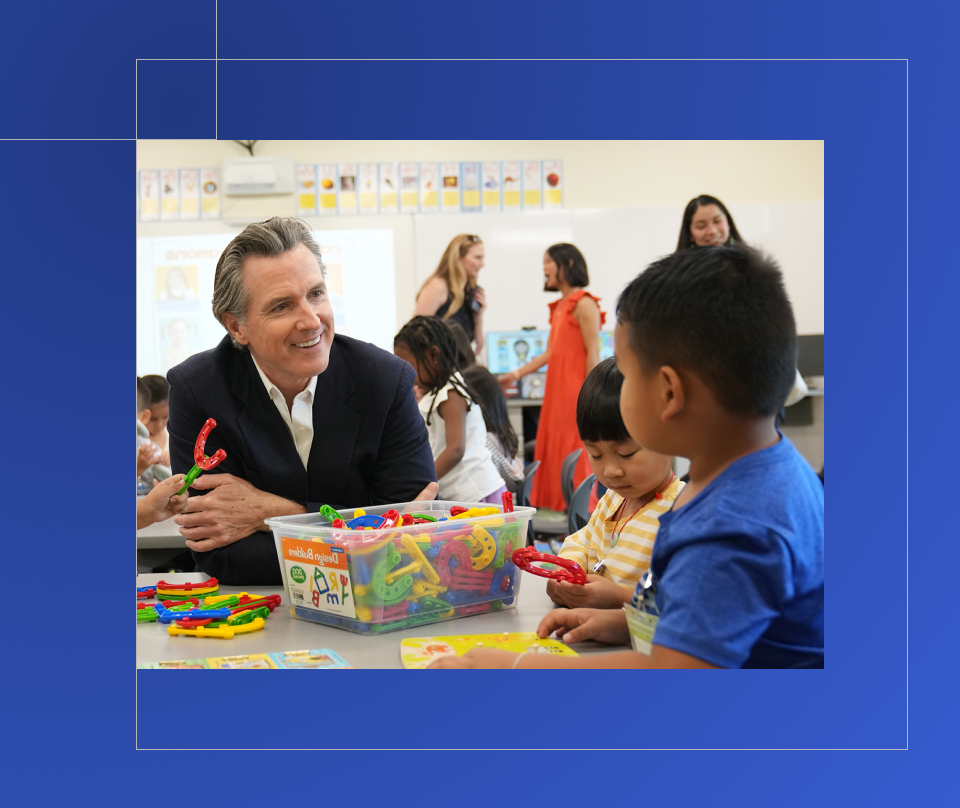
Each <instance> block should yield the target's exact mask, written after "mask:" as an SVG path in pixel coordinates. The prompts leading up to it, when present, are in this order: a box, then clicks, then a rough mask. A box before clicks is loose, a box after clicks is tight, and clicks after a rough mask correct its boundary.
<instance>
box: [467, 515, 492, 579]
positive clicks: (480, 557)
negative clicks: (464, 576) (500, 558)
mask: <svg viewBox="0 0 960 808" xmlns="http://www.w3.org/2000/svg"><path fill="white" fill-rule="evenodd" d="M471 539H472V541H471V542H470V547H471V549H477V545H479V552H478V553H477V554H476V555H474V554H473V553H472V552H471V554H470V564H471V565H472V566H473V568H474V569H475V570H482V569H484V568H485V567H488V566H490V562H491V561H493V557H494V556H495V555H496V554H497V542H496V541H495V540H494V538H493V536H491V535H490V534H489V533H487V531H486V530H484V529H483V528H482V527H480V525H475V526H474V528H473V536H471Z"/></svg>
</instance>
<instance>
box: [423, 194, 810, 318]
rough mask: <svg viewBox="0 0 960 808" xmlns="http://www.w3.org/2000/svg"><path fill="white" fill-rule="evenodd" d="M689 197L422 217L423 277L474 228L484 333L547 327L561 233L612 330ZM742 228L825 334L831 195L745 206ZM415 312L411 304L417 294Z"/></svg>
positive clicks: (797, 308)
mask: <svg viewBox="0 0 960 808" xmlns="http://www.w3.org/2000/svg"><path fill="white" fill-rule="evenodd" d="M684 206H685V205H676V206H663V207H645V208H595V209H578V210H565V211H556V212H553V211H549V212H548V211H544V212H522V213H494V214H466V215H460V216H448V217H444V216H429V215H417V216H415V217H414V235H415V242H416V285H417V288H419V286H420V284H422V283H423V282H424V281H425V280H426V279H427V278H428V277H429V276H430V275H431V274H432V273H433V271H434V269H436V265H437V262H438V261H439V260H440V256H441V255H442V254H443V251H444V249H445V248H446V246H447V244H448V243H449V242H450V240H451V239H452V238H453V237H454V236H455V235H457V234H458V233H474V234H476V235H478V236H480V238H481V239H482V240H483V242H484V253H485V256H486V260H485V266H484V269H483V270H482V271H481V273H480V284H481V285H482V286H483V287H484V289H485V290H486V292H487V306H488V308H487V312H486V314H485V315H484V330H485V331H514V330H516V329H518V328H520V327H523V326H534V327H536V328H538V329H546V328H548V327H549V322H548V311H547V304H548V303H549V302H550V301H552V300H555V299H556V297H557V295H556V293H555V292H554V293H550V292H544V291H543V253H544V251H545V250H546V248H547V247H549V246H550V245H551V244H554V243H556V242H559V241H567V242H570V243H572V244H576V245H577V247H579V248H580V250H581V252H582V253H583V254H584V257H585V258H586V259H587V267H588V270H589V273H590V291H591V292H592V293H593V294H595V295H597V296H598V297H599V298H601V304H600V305H601V308H602V309H603V310H604V311H606V312H607V325H606V326H605V327H604V330H607V329H612V328H613V324H614V311H615V309H616V301H617V297H618V296H619V294H620V292H621V291H622V290H623V288H624V287H625V286H626V285H627V283H629V282H630V281H631V280H632V279H633V278H634V277H636V276H637V274H639V273H640V272H641V271H642V270H643V269H644V268H645V267H646V266H647V265H648V264H650V263H651V262H652V261H654V260H656V259H657V258H659V257H661V256H663V255H667V254H669V253H672V252H673V251H674V250H675V249H676V246H677V237H678V236H679V232H680V221H681V219H682V217H683V208H684ZM731 213H732V214H733V216H734V219H735V221H736V223H737V229H738V230H739V231H740V234H741V235H742V236H743V237H744V238H745V239H746V240H747V241H748V243H750V244H751V245H752V246H756V247H761V248H763V249H764V250H766V251H768V252H769V254H770V255H771V256H772V257H773V258H775V259H776V260H777V261H778V263H779V264H780V268H781V270H782V271H783V275H784V283H785V286H786V289H787V293H788V295H789V296H790V300H791V302H792V304H793V309H794V317H795V319H796V321H797V332H798V333H800V334H822V333H823V320H824V316H823V202H820V201H817V202H787V203H776V202H773V203H767V204H752V205H750V204H748V205H737V206H736V209H735V210H732V211H731ZM409 310H410V312H411V313H412V311H413V301H412V300H411V301H410V306H409Z"/></svg>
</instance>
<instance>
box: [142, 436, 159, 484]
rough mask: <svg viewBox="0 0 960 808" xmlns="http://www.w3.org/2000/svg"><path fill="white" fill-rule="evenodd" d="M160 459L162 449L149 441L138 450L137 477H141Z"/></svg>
mask: <svg viewBox="0 0 960 808" xmlns="http://www.w3.org/2000/svg"><path fill="white" fill-rule="evenodd" d="M159 459H160V447H159V446H157V444H155V443H153V442H152V441H148V442H147V443H145V444H143V446H141V447H140V448H139V449H137V476H138V477H139V476H140V475H141V474H143V472H145V471H146V470H147V469H148V468H150V466H152V465H153V464H154V463H156V462H157V461H158V460H159Z"/></svg>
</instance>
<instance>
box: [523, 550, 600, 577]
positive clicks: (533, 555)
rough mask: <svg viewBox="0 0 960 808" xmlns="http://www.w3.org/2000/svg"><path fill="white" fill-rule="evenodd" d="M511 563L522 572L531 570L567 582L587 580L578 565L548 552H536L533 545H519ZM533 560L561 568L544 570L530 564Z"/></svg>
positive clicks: (542, 575)
mask: <svg viewBox="0 0 960 808" xmlns="http://www.w3.org/2000/svg"><path fill="white" fill-rule="evenodd" d="M512 560H513V563H514V564H516V565H517V566H518V567H519V568H520V569H522V570H523V571H524V572H531V573H533V574H534V575H539V576H540V577H541V578H553V579H554V580H555V581H566V582H567V583H568V584H580V585H583V584H585V583H586V582H587V576H586V575H585V574H584V572H583V570H582V569H580V565H579V564H576V563H574V562H573V561H568V560H567V559H565V558H560V556H555V555H550V554H549V553H538V552H537V551H536V549H534V548H533V547H521V548H520V549H519V550H516V551H515V552H514V554H513V557H512ZM534 561H544V562H546V563H548V564H556V565H557V566H558V567H561V569H558V570H545V569H542V568H540V567H534V566H532V562H534Z"/></svg>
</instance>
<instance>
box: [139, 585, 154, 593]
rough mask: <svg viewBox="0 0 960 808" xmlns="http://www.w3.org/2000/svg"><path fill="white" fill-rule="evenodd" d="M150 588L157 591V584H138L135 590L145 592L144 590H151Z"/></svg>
mask: <svg viewBox="0 0 960 808" xmlns="http://www.w3.org/2000/svg"><path fill="white" fill-rule="evenodd" d="M151 589H152V590H153V591H154V592H156V591H157V585H156V584H154V585H153V586H138V587H137V592H146V591H148V590H151Z"/></svg>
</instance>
